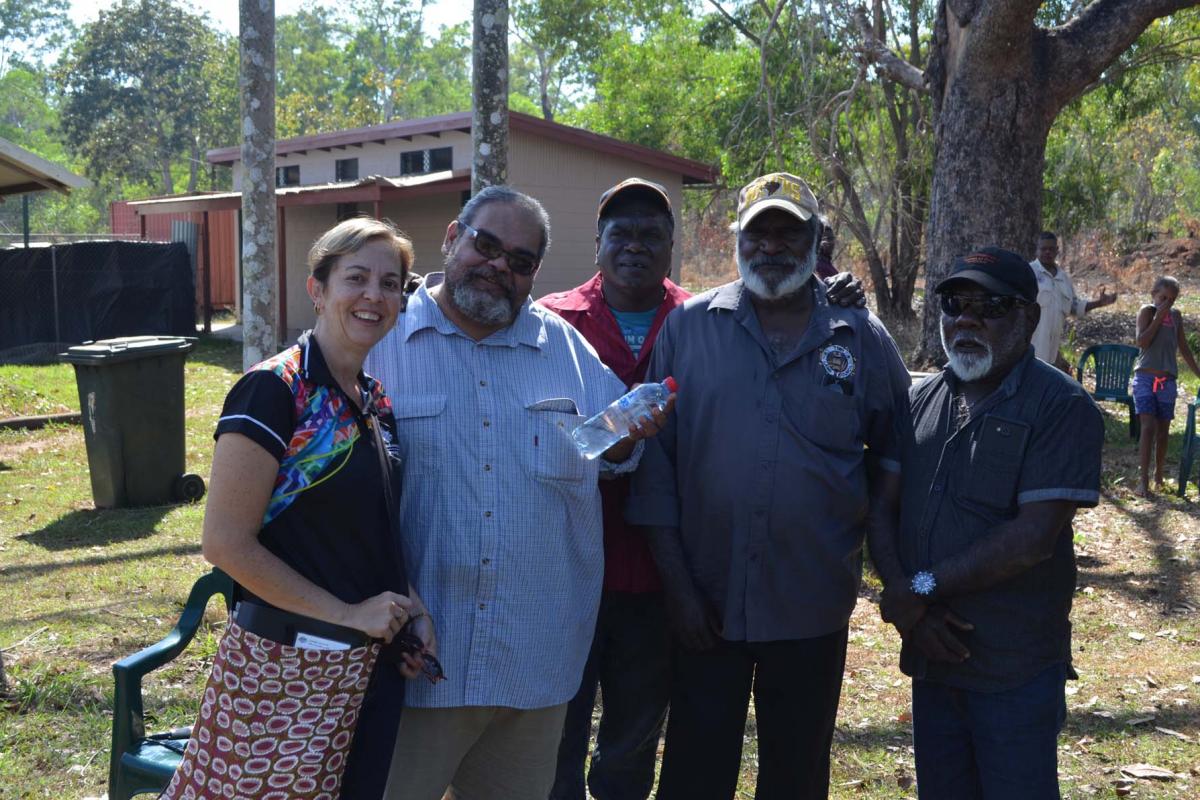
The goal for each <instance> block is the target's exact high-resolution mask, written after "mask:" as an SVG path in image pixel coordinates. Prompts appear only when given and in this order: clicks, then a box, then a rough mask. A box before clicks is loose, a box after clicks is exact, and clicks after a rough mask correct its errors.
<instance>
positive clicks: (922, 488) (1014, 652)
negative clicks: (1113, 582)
mask: <svg viewBox="0 0 1200 800" xmlns="http://www.w3.org/2000/svg"><path fill="white" fill-rule="evenodd" d="M955 384H956V380H955V377H954V374H953V373H952V372H950V371H949V370H945V371H943V372H941V373H939V374H937V375H934V376H932V377H930V378H927V379H926V380H924V381H922V382H921V383H919V384H918V385H916V386H914V387H913V389H912V391H911V393H910V394H911V399H912V416H913V432H914V438H913V440H912V441H911V442H910V444H909V446H908V447H906V449H905V454H904V475H903V485H904V488H903V491H902V498H901V519H900V545H901V547H900V556H901V560H902V562H903V564H904V567H905V569H906V571H907V572H908V574H910V575H911V574H913V573H914V572H917V571H918V570H922V569H928V568H930V567H932V566H933V565H935V564H936V563H937V562H938V561H940V560H942V559H944V558H946V557H948V556H952V555H954V554H956V553H959V552H962V551H963V550H966V549H967V548H969V547H970V546H971V545H972V544H974V543H975V542H977V541H979V540H980V539H981V538H983V537H985V536H987V535H988V534H989V532H990V531H991V530H992V528H994V527H995V526H996V525H997V524H999V523H1002V522H1005V521H1007V520H1011V519H1013V518H1015V517H1016V516H1017V512H1018V510H1019V508H1020V506H1021V505H1023V504H1025V503H1035V502H1039V501H1046V500H1070V501H1072V502H1074V503H1076V504H1077V505H1080V506H1094V505H1096V503H1097V502H1099V498H1100V451H1101V448H1102V446H1103V444H1104V423H1103V420H1102V418H1101V415H1100V411H1099V409H1097V408H1096V404H1095V403H1093V402H1092V399H1091V397H1089V396H1088V394H1087V392H1086V391H1084V390H1083V388H1082V387H1081V386H1080V385H1079V384H1078V383H1076V382H1075V381H1073V380H1071V379H1070V378H1068V377H1067V376H1066V375H1064V374H1063V373H1062V372H1060V371H1059V370H1057V369H1055V368H1054V367H1052V366H1050V365H1048V364H1046V363H1045V362H1043V361H1039V360H1038V359H1036V358H1034V351H1033V348H1030V349H1029V351H1028V352H1027V353H1026V354H1025V357H1024V358H1023V359H1022V360H1021V361H1020V362H1018V363H1017V365H1016V366H1015V367H1013V369H1012V371H1011V372H1010V373H1009V374H1008V376H1007V377H1006V378H1005V379H1004V382H1003V383H1002V384H1001V385H1000V388H999V389H997V390H996V391H995V392H993V393H992V394H991V395H990V396H989V397H987V398H986V399H984V400H983V401H982V402H981V403H978V404H977V405H976V407H975V408H973V409H972V410H971V418H970V421H969V422H968V423H967V424H966V425H965V426H964V427H963V428H962V429H961V430H959V431H957V432H955V427H956V425H955V420H956V414H955V407H954V406H955V401H954V393H955ZM1074 590H1075V552H1074V548H1073V546H1072V530H1071V525H1070V524H1069V523H1068V524H1067V525H1065V526H1063V529H1062V531H1060V532H1059V535H1058V539H1057V540H1056V542H1055V547H1054V555H1053V556H1052V557H1051V558H1050V559H1049V560H1047V561H1043V562H1042V563H1040V564H1038V565H1036V566H1034V567H1032V568H1030V569H1028V570H1026V571H1025V572H1023V573H1022V574H1020V575H1018V576H1016V577H1015V578H1011V579H1010V580H1008V581H1006V582H1004V583H1001V584H998V585H996V586H994V587H992V588H990V589H988V590H986V591H983V592H978V593H976V594H969V595H962V596H959V597H953V598H949V599H948V600H947V601H946V604H947V605H948V606H949V607H950V609H951V610H953V611H954V613H956V614H958V615H959V616H961V617H963V618H965V619H966V620H968V621H969V622H971V623H972V624H974V626H975V630H974V631H971V632H968V633H964V634H962V637H961V638H962V639H963V641H964V643H965V644H966V646H967V649H968V650H970V652H971V657H970V658H968V659H967V660H966V661H965V662H963V663H962V664H947V663H942V662H926V660H925V659H924V658H923V657H921V656H920V654H919V653H918V652H917V651H916V649H915V648H911V647H908V646H906V647H905V648H904V650H903V652H902V654H901V659H900V665H901V668H902V669H903V670H904V672H905V673H906V674H908V675H912V676H914V677H918V678H927V679H929V680H932V681H936V682H939V683H944V684H948V685H950V686H956V687H959V688H964V689H973V690H979V691H1001V690H1005V689H1011V688H1013V687H1016V686H1020V685H1021V684H1022V683H1024V682H1026V681H1028V680H1029V679H1030V678H1032V677H1034V676H1035V675H1036V674H1037V673H1039V672H1041V671H1042V670H1043V669H1046V668H1047V667H1049V666H1051V665H1053V664H1069V663H1070V660H1071V623H1070V621H1069V620H1068V616H1069V614H1070V611H1071V595H1072V594H1073V593H1074Z"/></svg>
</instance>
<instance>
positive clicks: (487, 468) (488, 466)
mask: <svg viewBox="0 0 1200 800" xmlns="http://www.w3.org/2000/svg"><path fill="white" fill-rule="evenodd" d="M483 471H484V472H491V471H492V465H491V464H484V465H483Z"/></svg>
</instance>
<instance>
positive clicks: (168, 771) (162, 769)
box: [108, 568, 233, 800]
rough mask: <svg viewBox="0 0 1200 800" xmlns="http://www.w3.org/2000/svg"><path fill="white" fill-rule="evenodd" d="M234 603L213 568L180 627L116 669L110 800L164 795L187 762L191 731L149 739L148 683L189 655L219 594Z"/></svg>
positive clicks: (228, 584)
mask: <svg viewBox="0 0 1200 800" xmlns="http://www.w3.org/2000/svg"><path fill="white" fill-rule="evenodd" d="M216 594H220V595H222V596H223V597H224V598H225V606H226V608H229V607H230V606H231V605H232V603H233V579H232V578H230V577H229V576H228V575H226V574H225V573H224V572H221V570H219V569H215V568H214V569H213V571H212V572H210V573H208V574H207V575H204V576H202V577H201V578H200V579H199V580H197V581H196V583H195V584H194V585H193V586H192V592H191V594H190V595H188V599H187V605H185V606H184V608H183V613H182V614H181V615H180V616H179V622H177V623H175V628H174V629H173V630H172V631H171V632H170V633H169V634H167V636H166V638H164V639H163V640H162V641H160V642H158V643H157V644H152V645H150V646H149V647H147V648H145V649H144V650H141V651H140V652H137V653H134V654H133V655H131V656H128V657H126V658H123V659H121V660H120V661H118V662H117V663H116V664H113V679H114V681H115V683H116V688H115V691H114V692H113V734H112V755H111V758H110V760H109V765H108V797H109V800H128V798H130V797H133V796H134V795H135V794H142V793H144V792H151V793H154V794H160V793H161V792H162V791H163V790H164V789H166V788H167V784H168V783H169V782H170V780H171V776H172V775H174V774H175V768H176V767H177V766H179V762H180V761H181V760H182V759H183V749H184V747H186V746H187V742H188V737H189V736H190V735H191V729H190V728H179V729H177V730H173V731H168V732H165V733H160V734H154V735H150V736H147V735H146V725H145V720H144V716H145V715H144V712H143V709H142V678H143V677H145V676H146V675H147V674H148V673H149V672H151V671H152V670H156V669H158V668H159V667H161V666H163V665H164V664H167V663H168V662H170V661H171V660H172V659H174V658H175V657H176V656H178V655H179V654H180V653H182V652H183V651H184V648H186V647H187V646H188V643H189V642H191V641H192V639H193V637H195V635H196V631H197V630H199V629H200V622H201V621H202V620H203V619H204V609H205V607H206V606H207V605H208V601H209V599H210V598H212V596H213V595H216Z"/></svg>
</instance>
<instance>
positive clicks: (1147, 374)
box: [1133, 275, 1200, 497]
mask: <svg viewBox="0 0 1200 800" xmlns="http://www.w3.org/2000/svg"><path fill="white" fill-rule="evenodd" d="M1150 298H1151V299H1152V300H1153V301H1154V302H1153V303H1152V304H1150V305H1145V306H1142V310H1141V311H1139V312H1138V319H1137V346H1138V347H1140V348H1141V350H1142V352H1141V354H1140V355H1139V356H1138V361H1137V366H1136V367H1135V368H1134V373H1133V405H1134V409H1135V410H1136V411H1137V414H1138V421H1139V423H1140V424H1141V428H1142V438H1141V442H1140V443H1139V444H1140V455H1141V462H1142V474H1141V483H1140V485H1139V486H1138V488H1137V490H1136V491H1135V494H1137V496H1138V497H1146V496H1147V495H1148V494H1150V450H1151V449H1154V451H1155V453H1154V455H1155V458H1154V466H1155V469H1154V485H1155V488H1156V489H1158V490H1159V491H1161V490H1162V489H1163V461H1165V460H1166V457H1167V435H1168V433H1169V431H1170V428H1171V419H1172V417H1174V416H1175V394H1176V387H1175V376H1176V375H1177V374H1178V372H1179V370H1178V368H1177V366H1176V364H1175V351H1176V350H1177V349H1178V350H1179V351H1180V352H1181V353H1183V360H1184V361H1186V362H1187V365H1188V367H1190V368H1191V370H1192V372H1193V373H1195V374H1196V375H1200V367H1197V366H1196V359H1195V357H1194V356H1193V355H1192V351H1191V348H1189V347H1188V343H1187V338H1186V337H1185V336H1184V335H1183V315H1182V314H1180V313H1179V311H1178V310H1176V309H1175V308H1174V305H1175V301H1176V300H1177V299H1178V298H1179V281H1177V280H1175V279H1174V278H1172V277H1170V276H1166V275H1164V276H1163V277H1161V278H1159V279H1158V280H1156V281H1155V282H1154V288H1152V289H1151V290H1150Z"/></svg>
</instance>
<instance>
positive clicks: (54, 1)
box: [0, 0, 71, 97]
mask: <svg viewBox="0 0 1200 800" xmlns="http://www.w3.org/2000/svg"><path fill="white" fill-rule="evenodd" d="M70 7H71V4H70V2H69V1H68V0H41V2H38V3H30V2H27V0H0V75H3V74H4V73H5V72H6V71H7V69H8V68H9V67H12V66H14V64H13V62H14V61H19V62H22V63H23V64H25V65H30V64H33V63H34V62H36V61H37V60H38V59H40V58H41V57H42V56H43V55H45V54H46V52H47V51H49V50H51V49H53V48H55V47H58V46H61V44H62V42H63V39H64V38H65V37H66V36H68V35H69V34H70V33H71V21H70V18H69V16H68V12H69V11H70ZM0 97H3V95H0Z"/></svg>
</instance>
